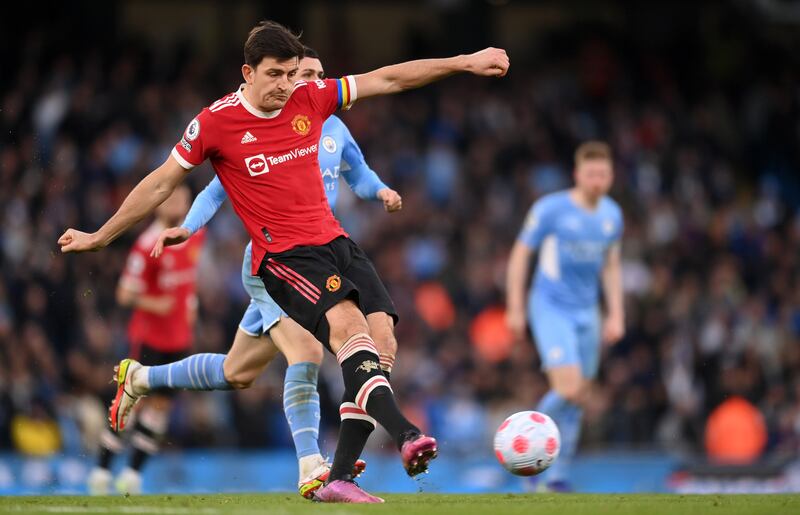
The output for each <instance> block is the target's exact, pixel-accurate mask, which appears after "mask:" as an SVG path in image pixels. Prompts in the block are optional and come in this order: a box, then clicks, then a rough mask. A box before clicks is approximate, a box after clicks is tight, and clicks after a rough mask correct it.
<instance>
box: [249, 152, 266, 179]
mask: <svg viewBox="0 0 800 515" xmlns="http://www.w3.org/2000/svg"><path fill="white" fill-rule="evenodd" d="M244 165H245V166H246V167H247V171H248V172H250V175H251V176H252V177H255V176H257V175H261V174H264V173H267V172H269V166H267V158H266V157H264V154H258V155H257V156H251V157H245V158H244Z"/></svg>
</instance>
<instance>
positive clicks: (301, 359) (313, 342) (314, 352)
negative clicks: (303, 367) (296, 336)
mask: <svg viewBox="0 0 800 515" xmlns="http://www.w3.org/2000/svg"><path fill="white" fill-rule="evenodd" d="M309 336H310V335H309ZM285 355H286V361H287V362H288V364H289V365H294V364H297V363H316V364H317V365H320V364H321V363H322V358H323V349H322V345H320V344H319V342H318V341H317V339H316V338H313V337H309V338H307V339H304V340H302V341H298V342H296V344H295V345H293V346H292V348H291V349H290V350H288V351H287V352H285Z"/></svg>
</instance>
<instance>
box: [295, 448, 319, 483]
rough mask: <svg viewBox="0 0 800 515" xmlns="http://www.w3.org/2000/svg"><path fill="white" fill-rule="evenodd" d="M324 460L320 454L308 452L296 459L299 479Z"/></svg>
mask: <svg viewBox="0 0 800 515" xmlns="http://www.w3.org/2000/svg"><path fill="white" fill-rule="evenodd" d="M324 462H325V458H323V457H322V455H321V454H310V455H308V456H303V457H302V458H300V459H299V460H297V464H298V468H299V469H300V481H302V480H304V479H305V478H306V477H308V475H309V474H311V473H312V472H313V471H314V469H315V468H317V467H319V466H320V465H321V464H322V463H324Z"/></svg>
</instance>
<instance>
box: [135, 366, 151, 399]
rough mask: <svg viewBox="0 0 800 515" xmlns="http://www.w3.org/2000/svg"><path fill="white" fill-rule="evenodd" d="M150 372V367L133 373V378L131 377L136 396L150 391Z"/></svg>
mask: <svg viewBox="0 0 800 515" xmlns="http://www.w3.org/2000/svg"><path fill="white" fill-rule="evenodd" d="M149 371H150V367H142V368H140V369H139V370H137V371H136V372H134V373H133V377H131V386H133V392H134V393H135V394H138V395H144V394H146V393H147V392H149V391H150V381H149V379H150V378H149V376H150V374H149Z"/></svg>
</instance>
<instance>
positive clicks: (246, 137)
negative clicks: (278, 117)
mask: <svg viewBox="0 0 800 515" xmlns="http://www.w3.org/2000/svg"><path fill="white" fill-rule="evenodd" d="M254 141H258V138H256V137H255V136H253V135H252V134H250V131H247V132H245V133H244V136H242V145H244V144H245V143H253V142H254Z"/></svg>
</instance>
